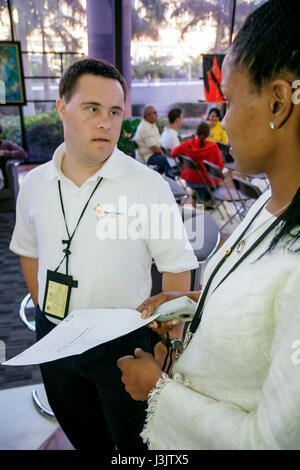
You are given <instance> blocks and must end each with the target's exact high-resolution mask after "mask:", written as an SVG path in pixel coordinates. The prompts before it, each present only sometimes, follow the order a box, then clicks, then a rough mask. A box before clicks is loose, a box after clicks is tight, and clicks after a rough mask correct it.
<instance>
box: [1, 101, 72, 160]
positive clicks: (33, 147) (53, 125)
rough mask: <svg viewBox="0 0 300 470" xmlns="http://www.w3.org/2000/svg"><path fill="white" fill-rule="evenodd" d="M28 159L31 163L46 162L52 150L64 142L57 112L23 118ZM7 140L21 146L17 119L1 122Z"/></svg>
mask: <svg viewBox="0 0 300 470" xmlns="http://www.w3.org/2000/svg"><path fill="white" fill-rule="evenodd" d="M24 121H25V127H26V136H27V143H28V159H29V161H31V162H36V161H38V162H46V161H48V160H50V159H51V158H52V155H53V152H54V150H55V149H56V148H57V147H58V145H60V144H61V143H62V142H63V140H64V134H63V127H62V123H61V121H60V119H59V116H58V113H57V110H56V109H55V108H54V109H52V110H51V111H48V112H44V113H37V114H32V115H29V116H25V118H24ZM3 127H4V128H5V133H6V136H7V139H9V140H12V141H13V142H16V143H17V144H19V145H22V137H21V129H20V121H19V118H18V117H17V118H9V119H5V122H3Z"/></svg>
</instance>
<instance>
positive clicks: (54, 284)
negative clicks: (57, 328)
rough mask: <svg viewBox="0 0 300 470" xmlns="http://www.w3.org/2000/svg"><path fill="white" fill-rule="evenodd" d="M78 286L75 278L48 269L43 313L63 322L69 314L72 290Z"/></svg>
mask: <svg viewBox="0 0 300 470" xmlns="http://www.w3.org/2000/svg"><path fill="white" fill-rule="evenodd" d="M77 286H78V282H77V281H73V276H68V275H66V274H61V273H58V272H56V271H50V270H49V269H48V270H47V280H46V289H45V296H44V304H43V312H44V313H45V314H46V315H49V316H50V317H53V318H56V319H58V320H63V319H64V318H65V317H66V316H67V315H68V313H69V303H70V297H71V289H72V287H77Z"/></svg>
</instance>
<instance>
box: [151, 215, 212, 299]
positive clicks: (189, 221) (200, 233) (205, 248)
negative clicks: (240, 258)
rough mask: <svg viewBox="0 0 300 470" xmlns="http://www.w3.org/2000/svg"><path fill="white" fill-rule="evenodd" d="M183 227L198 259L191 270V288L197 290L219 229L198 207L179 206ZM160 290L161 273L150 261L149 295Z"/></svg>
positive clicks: (209, 216)
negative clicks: (195, 266) (196, 266)
mask: <svg viewBox="0 0 300 470" xmlns="http://www.w3.org/2000/svg"><path fill="white" fill-rule="evenodd" d="M181 210H182V217H183V223H184V227H185V230H186V233H187V236H188V239H189V241H190V243H191V246H192V248H193V250H194V254H195V256H196V258H197V260H198V268H197V269H195V270H194V271H193V272H192V279H191V290H192V291H195V290H199V288H200V284H201V280H202V276H203V271H204V267H205V265H206V263H207V262H208V260H209V259H210V258H211V257H212V256H213V254H214V253H215V252H216V250H217V248H218V246H219V243H220V229H219V228H218V225H217V224H216V222H215V220H214V219H213V217H212V216H211V215H210V214H208V213H207V212H205V211H204V210H199V209H192V210H191V209H187V208H185V206H183V207H182V208H181ZM161 291H162V274H161V273H160V272H159V271H158V269H157V267H156V265H155V263H154V262H153V263H152V291H151V296H152V295H156V294H158V293H159V292H161Z"/></svg>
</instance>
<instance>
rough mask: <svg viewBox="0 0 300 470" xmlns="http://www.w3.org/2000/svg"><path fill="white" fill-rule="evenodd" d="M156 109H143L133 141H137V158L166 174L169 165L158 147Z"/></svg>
mask: <svg viewBox="0 0 300 470" xmlns="http://www.w3.org/2000/svg"><path fill="white" fill-rule="evenodd" d="M157 117H158V116H157V111H156V109H155V108H154V107H153V106H147V107H146V108H145V109H144V119H142V120H141V122H140V124H139V125H138V128H137V130H136V133H135V136H134V141H135V142H136V143H137V146H138V147H137V151H136V156H137V160H139V161H140V162H143V163H147V164H148V165H157V166H158V171H159V173H163V174H165V175H166V176H168V173H169V170H170V165H169V163H168V160H167V159H166V157H165V156H164V152H163V150H162V148H161V147H160V143H159V140H160V134H159V130H158V127H157V125H156V121H157Z"/></svg>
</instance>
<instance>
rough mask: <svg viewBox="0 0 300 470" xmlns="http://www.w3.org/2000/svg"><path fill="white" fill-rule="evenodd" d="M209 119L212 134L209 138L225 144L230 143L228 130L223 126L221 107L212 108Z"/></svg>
mask: <svg viewBox="0 0 300 470" xmlns="http://www.w3.org/2000/svg"><path fill="white" fill-rule="evenodd" d="M207 120H208V124H209V127H210V134H209V137H208V139H207V140H209V141H211V142H223V143H224V144H228V136H227V134H226V131H225V130H224V129H222V127H221V113H220V111H219V109H218V108H212V109H210V111H209V114H208V117H207Z"/></svg>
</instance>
